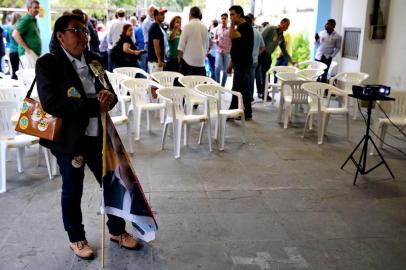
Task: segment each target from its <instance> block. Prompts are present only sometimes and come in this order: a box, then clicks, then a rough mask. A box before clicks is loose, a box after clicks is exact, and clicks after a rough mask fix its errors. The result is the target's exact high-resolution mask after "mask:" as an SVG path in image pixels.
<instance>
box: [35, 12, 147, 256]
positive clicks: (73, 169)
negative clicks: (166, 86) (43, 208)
mask: <svg viewBox="0 0 406 270" xmlns="http://www.w3.org/2000/svg"><path fill="white" fill-rule="evenodd" d="M87 34H88V30H87V28H86V25H85V22H84V20H83V17H80V16H77V15H74V14H68V15H65V16H62V17H60V18H59V19H58V20H57V21H56V22H55V26H54V32H53V38H54V40H55V41H56V42H55V43H56V50H55V51H54V53H53V54H46V55H44V56H42V57H41V58H39V59H38V61H37V64H36V77H37V89H38V95H39V98H40V101H41V104H42V107H43V108H44V110H45V111H46V112H47V113H49V114H51V115H54V116H56V117H59V118H62V129H63V138H62V141H60V142H54V141H47V140H43V139H41V140H40V144H41V145H43V146H45V147H47V148H49V149H51V151H52V153H53V154H54V155H55V157H56V158H57V161H58V165H59V168H60V172H61V175H62V196H61V197H62V198H61V203H62V217H63V223H64V227H65V230H66V231H67V233H68V236H69V246H70V248H71V249H72V250H73V251H74V253H75V254H76V255H77V256H78V257H80V258H83V259H93V258H94V253H93V251H92V249H91V247H90V246H89V245H88V243H87V241H86V237H85V230H84V226H83V224H82V212H81V207H80V203H81V197H82V193H83V179H84V165H85V164H87V165H88V167H89V168H90V170H91V171H92V172H93V174H94V176H95V177H96V179H97V181H98V182H99V183H101V180H102V126H101V120H100V119H101V114H102V113H107V112H108V111H109V110H111V109H112V108H113V107H114V105H115V104H116V103H117V96H116V95H115V94H114V91H113V90H112V87H111V85H110V83H109V82H108V80H107V77H106V74H105V73H103V72H95V70H97V69H98V70H99V71H100V70H102V68H101V64H100V63H99V62H98V61H97V57H96V56H95V55H94V54H92V53H91V52H88V51H87V50H86V46H87ZM102 71H103V70H102ZM107 226H108V228H109V231H110V239H111V240H112V241H115V242H119V243H120V245H121V246H123V247H125V248H128V249H136V248H138V247H140V244H139V243H138V242H137V241H136V240H135V239H134V238H133V237H132V236H131V235H130V234H128V233H127V232H126V231H125V221H124V220H123V219H122V218H119V217H116V216H112V215H108V222H107Z"/></svg>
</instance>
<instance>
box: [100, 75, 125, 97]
mask: <svg viewBox="0 0 406 270" xmlns="http://www.w3.org/2000/svg"><path fill="white" fill-rule="evenodd" d="M106 74H107V78H108V79H109V81H110V83H111V86H113V90H114V92H115V93H116V95H121V96H125V95H126V94H127V93H126V91H124V90H123V89H122V88H121V85H120V83H121V82H122V81H124V80H127V79H130V77H129V76H127V75H125V74H123V73H112V72H109V71H106Z"/></svg>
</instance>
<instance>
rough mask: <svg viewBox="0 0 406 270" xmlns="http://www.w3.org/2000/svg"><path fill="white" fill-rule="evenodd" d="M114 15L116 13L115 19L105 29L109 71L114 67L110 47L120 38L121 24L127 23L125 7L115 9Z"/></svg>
mask: <svg viewBox="0 0 406 270" xmlns="http://www.w3.org/2000/svg"><path fill="white" fill-rule="evenodd" d="M116 15H117V19H116V20H114V21H113V22H112V23H111V25H110V27H109V29H107V41H108V44H109V50H108V53H109V59H108V69H109V71H112V70H113V69H114V68H115V67H116V65H115V63H114V61H113V60H112V59H111V49H112V48H113V47H114V45H115V44H116V43H117V41H118V40H119V39H120V35H121V33H122V32H123V26H124V25H125V24H127V23H128V22H127V21H126V19H125V9H123V8H119V9H117V11H116Z"/></svg>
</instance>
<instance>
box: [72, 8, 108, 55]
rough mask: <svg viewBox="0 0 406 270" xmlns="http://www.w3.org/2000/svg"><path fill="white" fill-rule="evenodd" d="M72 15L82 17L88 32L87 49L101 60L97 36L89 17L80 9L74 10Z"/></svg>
mask: <svg viewBox="0 0 406 270" xmlns="http://www.w3.org/2000/svg"><path fill="white" fill-rule="evenodd" d="M72 13H73V14H76V15H78V16H83V18H84V20H85V22H86V26H87V30H88V31H89V38H90V39H89V44H88V49H89V51H91V52H93V53H94V54H96V55H97V56H99V57H100V58H102V55H101V54H100V49H99V46H100V40H99V36H98V35H97V32H96V30H95V28H94V27H93V24H92V23H91V22H90V20H89V16H87V14H86V13H85V12H83V10H81V9H78V8H77V9H74V10H72Z"/></svg>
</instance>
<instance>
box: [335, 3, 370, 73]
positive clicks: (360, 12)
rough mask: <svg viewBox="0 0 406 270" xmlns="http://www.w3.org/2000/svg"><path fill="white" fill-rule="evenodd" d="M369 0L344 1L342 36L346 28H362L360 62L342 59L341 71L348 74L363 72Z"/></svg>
mask: <svg viewBox="0 0 406 270" xmlns="http://www.w3.org/2000/svg"><path fill="white" fill-rule="evenodd" d="M367 3H368V0H357V1H354V0H344V3H343V8H342V12H343V13H342V14H343V16H342V20H341V31H340V32H339V33H340V34H341V35H343V34H344V28H361V40H360V46H359V52H360V53H359V56H358V60H352V59H348V58H342V59H341V64H340V65H339V66H340V69H339V70H340V71H346V72H352V71H353V72H359V71H361V61H362V53H361V52H362V50H363V46H364V34H365V21H366V13H367Z"/></svg>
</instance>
